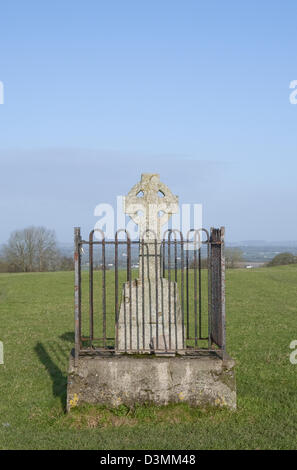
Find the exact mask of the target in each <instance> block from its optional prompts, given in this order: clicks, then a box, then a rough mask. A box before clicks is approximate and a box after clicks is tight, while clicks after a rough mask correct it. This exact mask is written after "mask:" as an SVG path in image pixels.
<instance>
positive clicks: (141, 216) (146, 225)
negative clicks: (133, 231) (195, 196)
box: [124, 173, 178, 240]
mask: <svg viewBox="0 0 297 470" xmlns="http://www.w3.org/2000/svg"><path fill="white" fill-rule="evenodd" d="M124 212H125V213H126V214H128V215H129V216H130V217H131V219H132V220H133V222H134V223H135V224H137V225H139V235H140V239H142V238H145V239H157V240H160V238H161V228H162V226H163V225H164V224H166V223H167V222H168V220H169V219H170V217H171V216H172V214H175V213H177V212H178V196H175V195H174V194H172V192H171V191H170V189H169V188H168V186H166V184H164V183H161V181H160V175H158V174H156V173H143V174H142V175H141V181H140V182H139V183H137V184H135V185H134V186H133V188H132V189H131V190H130V191H129V193H128V194H127V196H125V198H124Z"/></svg>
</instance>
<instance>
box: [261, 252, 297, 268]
mask: <svg viewBox="0 0 297 470" xmlns="http://www.w3.org/2000/svg"><path fill="white" fill-rule="evenodd" d="M296 263H297V256H295V255H293V254H292V253H279V254H278V255H276V256H275V257H274V258H272V260H271V261H269V262H268V263H267V265H266V266H282V265H287V264H296Z"/></svg>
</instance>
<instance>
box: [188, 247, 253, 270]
mask: <svg viewBox="0 0 297 470" xmlns="http://www.w3.org/2000/svg"><path fill="white" fill-rule="evenodd" d="M196 262H197V265H198V257H197V260H196ZM243 262H244V259H243V252H242V251H241V250H240V249H239V248H225V266H226V268H228V269H230V268H231V269H233V268H240V267H241V266H242V263H243ZM207 264H208V262H207V258H201V268H202V269H206V268H207ZM190 268H192V269H194V268H195V260H192V261H191V262H190Z"/></svg>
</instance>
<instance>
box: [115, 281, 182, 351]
mask: <svg viewBox="0 0 297 470" xmlns="http://www.w3.org/2000/svg"><path fill="white" fill-rule="evenodd" d="M184 349H185V334H184V327H183V324H182V312H181V306H180V301H179V295H178V286H177V283H176V282H174V281H168V279H165V278H161V279H158V281H156V280H155V279H153V280H151V279H143V280H140V279H136V280H134V281H131V285H130V283H129V282H126V283H125V284H124V288H123V292H122V302H121V308H120V312H119V320H118V347H117V350H118V351H130V352H132V351H134V352H141V351H142V352H145V351H146V352H150V351H154V352H155V353H157V352H158V351H159V352H161V353H164V352H168V353H175V352H176V351H182V350H184Z"/></svg>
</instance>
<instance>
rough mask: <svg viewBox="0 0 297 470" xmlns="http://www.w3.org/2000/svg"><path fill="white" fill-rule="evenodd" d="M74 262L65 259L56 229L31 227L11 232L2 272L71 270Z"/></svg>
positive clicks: (1, 262)
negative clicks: (58, 244) (58, 243)
mask: <svg viewBox="0 0 297 470" xmlns="http://www.w3.org/2000/svg"><path fill="white" fill-rule="evenodd" d="M73 269H74V266H73V260H72V258H70V257H67V256H64V255H63V254H62V253H61V252H60V250H59V248H58V246H57V240H56V235H55V232H54V230H49V229H47V228H45V227H33V226H32V227H27V228H25V229H23V230H15V231H14V232H12V233H11V235H10V237H9V240H8V242H7V244H5V245H4V247H3V249H2V251H1V255H0V272H43V271H71V270H73Z"/></svg>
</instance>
